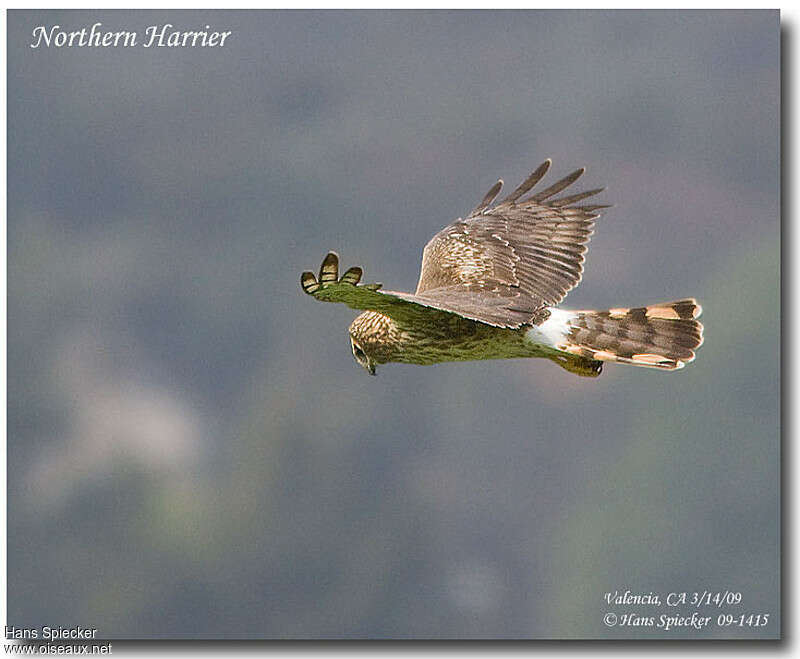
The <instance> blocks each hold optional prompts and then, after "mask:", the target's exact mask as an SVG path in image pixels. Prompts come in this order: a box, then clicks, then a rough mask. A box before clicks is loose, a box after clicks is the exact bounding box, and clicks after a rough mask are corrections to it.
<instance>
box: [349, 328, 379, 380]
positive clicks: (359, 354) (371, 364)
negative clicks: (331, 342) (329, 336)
mask: <svg viewBox="0 0 800 659" xmlns="http://www.w3.org/2000/svg"><path fill="white" fill-rule="evenodd" d="M350 348H351V349H352V350H353V358H354V359H355V360H356V361H357V362H358V363H359V364H361V366H363V367H364V370H366V371H367V373H369V374H370V375H376V373H375V366H376V364H375V360H373V359H370V358H369V356H367V353H366V352H364V349H363V348H362V347H361V345H360V344H359V343H358V341H356V340H355V339H354V338H353V336H352V334H351V335H350Z"/></svg>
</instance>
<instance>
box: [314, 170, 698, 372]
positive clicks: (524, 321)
mask: <svg viewBox="0 0 800 659" xmlns="http://www.w3.org/2000/svg"><path fill="white" fill-rule="evenodd" d="M549 168H550V160H547V161H545V162H544V163H542V165H540V166H539V167H538V168H537V169H536V170H535V171H534V172H532V173H531V174H530V176H528V178H526V179H525V181H523V182H522V183H521V184H520V185H519V186H518V187H517V188H516V189H515V190H514V191H513V192H512V193H511V194H510V195H508V196H507V197H505V198H504V199H502V200H501V201H500V202H499V203H498V204H497V205H496V206H492V204H493V202H494V200H495V198H496V197H497V195H498V194H499V192H500V190H501V188H502V181H498V182H497V183H496V184H495V185H494V186H492V188H491V189H490V190H489V192H488V193H487V194H486V195H485V196H484V198H483V200H482V201H481V203H480V204H478V206H476V208H475V209H474V210H473V211H472V212H471V213H470V214H469V216H468V217H467V218H466V219H463V220H462V219H458V220H456V221H455V222H453V223H452V224H450V225H448V226H447V227H445V228H444V229H442V230H441V231H440V232H439V233H437V234H436V235H435V236H434V237H433V238H432V239H431V240H430V241H429V242H428V244H427V245H426V246H425V249H424V251H423V258H422V268H421V270H420V278H419V283H418V285H417V290H416V292H415V293H402V292H394V291H383V290H381V285H380V284H359V281H360V279H361V276H362V272H361V268H358V267H353V268H350V269H349V270H348V271H347V272H345V273H344V275H342V276H341V277H339V274H338V270H339V260H338V257H337V255H336V254H335V253H333V252H330V253H329V254H328V255H327V256H326V257H325V260H324V261H323V262H322V266H321V268H320V273H319V278H317V277H315V276H314V274H313V273H311V272H304V273H303V275H302V277H301V284H302V287H303V290H304V291H305V292H306V293H308V294H309V295H312V296H314V297H315V298H317V299H318V300H323V301H328V302H343V303H345V304H347V305H348V306H350V307H352V308H354V309H365V310H367V311H365V313H362V314H361V315H360V316H359V317H358V318H356V319H355V321H353V324H352V325H351V326H350V341H351V348H352V351H353V356H354V357H355V358H356V360H357V361H358V362H359V363H360V364H361V365H362V366H364V368H366V369H367V371H369V372H370V373H372V374H374V373H375V366H376V365H377V364H383V363H387V362H404V363H412V364H434V363H437V362H444V361H467V360H477V359H506V358H515V357H547V358H548V359H551V360H552V361H554V362H556V363H557V364H559V365H560V366H562V367H563V368H565V369H567V370H569V371H571V372H573V373H577V374H579V375H585V376H597V375H599V373H600V371H601V370H602V362H604V361H616V362H620V363H628V364H634V365H637V366H648V367H654V368H660V369H669V370H673V369H676V368H681V367H682V366H683V365H684V364H685V363H687V362H690V361H692V360H693V359H694V351H695V350H696V349H697V348H698V347H699V346H700V345H701V343H702V340H703V337H702V330H703V328H702V325H701V324H700V323H699V322H697V321H696V320H695V318H697V316H699V315H700V311H701V309H700V306H699V305H697V303H696V302H695V300H693V299H687V300H680V301H678V302H670V303H664V304H657V305H651V306H649V307H639V308H633V309H610V310H608V311H575V312H572V311H566V310H563V309H558V308H556V306H555V305H557V304H558V303H559V302H561V300H562V299H563V298H564V296H565V295H566V294H567V293H568V292H569V291H570V290H571V289H572V288H574V287H575V286H576V285H577V284H578V283H579V282H580V279H581V276H582V274H583V261H584V253H585V252H586V244H587V243H588V241H589V237H590V236H591V234H592V230H593V227H594V221H595V218H597V217H598V211H599V210H600V209H602V208H607V205H604V204H594V205H577V202H580V201H583V200H584V199H586V198H588V197H591V196H593V195H596V194H597V193H599V192H601V191H602V189H594V190H588V191H586V192H580V193H577V194H571V195H567V196H562V197H557V195H558V194H559V193H561V192H562V191H564V190H565V189H566V188H568V187H569V186H570V185H571V184H572V183H574V182H575V181H576V180H577V179H578V178H579V177H580V176H581V175H582V174H583V172H584V170H583V169H578V170H576V171H574V172H572V173H571V174H569V175H568V176H566V177H564V178H562V179H560V180H559V181H557V182H556V183H554V184H553V185H551V186H549V187H547V188H545V189H543V190H541V191H540V192H533V193H532V191H533V189H534V187H535V186H536V184H537V183H539V181H540V180H541V179H542V178H543V177H544V176H545V174H546V173H547V171H548V169H549Z"/></svg>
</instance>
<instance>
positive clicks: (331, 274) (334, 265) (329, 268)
mask: <svg viewBox="0 0 800 659" xmlns="http://www.w3.org/2000/svg"><path fill="white" fill-rule="evenodd" d="M338 280H339V257H338V256H337V255H336V252H328V255H327V256H326V257H325V260H324V261H323V262H322V265H321V266H320V269H319V282H320V284H327V283H329V282H336V281H338Z"/></svg>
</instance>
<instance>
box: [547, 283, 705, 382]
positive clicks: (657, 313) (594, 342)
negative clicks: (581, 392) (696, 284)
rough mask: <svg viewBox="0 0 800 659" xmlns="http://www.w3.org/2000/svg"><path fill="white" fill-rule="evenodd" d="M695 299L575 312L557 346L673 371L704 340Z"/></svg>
mask: <svg viewBox="0 0 800 659" xmlns="http://www.w3.org/2000/svg"><path fill="white" fill-rule="evenodd" d="M701 312H702V308H701V307H700V305H699V304H697V301H696V300H694V299H691V298H690V299H687V300H678V301H676V302H665V303H663V304H653V305H651V306H649V307H638V308H636V309H609V310H608V311H576V312H574V315H573V316H572V317H571V318H570V319H569V320H568V321H567V335H566V339H565V343H564V344H563V345H559V346H558V348H559V349H561V350H563V351H565V352H568V353H570V354H573V355H579V356H581V357H586V358H588V359H592V360H600V361H609V362H621V363H623V364H633V365H634V366H648V367H651V368H663V369H667V370H674V369H678V368H683V366H684V365H685V364H687V363H688V362H690V361H692V360H693V359H694V356H695V350H697V348H699V347H700V346H701V345H702V343H703V326H702V325H701V324H700V323H699V322H697V321H696V320H695V318H697V317H698V316H699V315H700V313H701Z"/></svg>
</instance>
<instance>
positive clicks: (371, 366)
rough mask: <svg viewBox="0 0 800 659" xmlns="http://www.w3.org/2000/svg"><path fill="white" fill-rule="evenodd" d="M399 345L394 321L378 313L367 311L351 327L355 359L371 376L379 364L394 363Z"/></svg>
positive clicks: (351, 345) (351, 343)
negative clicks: (393, 358)
mask: <svg viewBox="0 0 800 659" xmlns="http://www.w3.org/2000/svg"><path fill="white" fill-rule="evenodd" d="M397 344H398V331H397V327H396V325H395V324H394V321H393V320H392V319H391V318H389V317H388V316H384V315H383V314H381V313H378V312H377V311H365V312H364V313H362V314H361V315H360V316H358V318H356V319H355V320H354V321H353V323H352V324H351V325H350V347H351V349H352V351H353V358H354V359H355V360H356V361H357V362H358V363H359V364H361V366H362V367H363V368H364V370H366V371H367V373H369V374H370V375H375V368H376V366H377V365H378V364H385V363H386V362H390V361H392V357H393V355H394V353H395V350H396V348H397Z"/></svg>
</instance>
